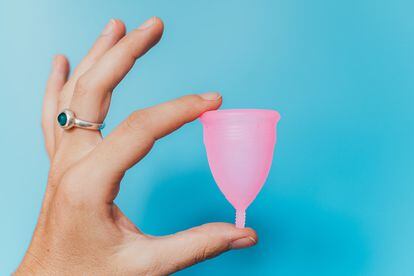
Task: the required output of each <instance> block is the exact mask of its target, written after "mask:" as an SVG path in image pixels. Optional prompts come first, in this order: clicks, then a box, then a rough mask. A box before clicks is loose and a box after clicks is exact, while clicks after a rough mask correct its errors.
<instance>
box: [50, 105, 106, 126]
mask: <svg viewBox="0 0 414 276" xmlns="http://www.w3.org/2000/svg"><path fill="white" fill-rule="evenodd" d="M56 119H57V122H58V124H59V126H60V127H61V128H63V129H65V130H68V129H71V128H73V127H79V128H83V129H90V130H101V129H103V128H104V127H105V123H92V122H88V121H85V120H81V119H78V118H76V116H75V113H74V112H73V111H72V110H69V109H64V110H62V112H60V113H59V115H58V116H57V118H56Z"/></svg>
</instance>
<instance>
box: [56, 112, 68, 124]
mask: <svg viewBox="0 0 414 276" xmlns="http://www.w3.org/2000/svg"><path fill="white" fill-rule="evenodd" d="M57 120H58V123H59V125H61V126H64V125H66V123H67V121H68V116H67V115H66V113H64V112H62V113H60V114H59V115H58V117H57Z"/></svg>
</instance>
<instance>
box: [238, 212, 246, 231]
mask: <svg viewBox="0 0 414 276" xmlns="http://www.w3.org/2000/svg"><path fill="white" fill-rule="evenodd" d="M245 224H246V211H245V210H236V227H237V228H244V225H245Z"/></svg>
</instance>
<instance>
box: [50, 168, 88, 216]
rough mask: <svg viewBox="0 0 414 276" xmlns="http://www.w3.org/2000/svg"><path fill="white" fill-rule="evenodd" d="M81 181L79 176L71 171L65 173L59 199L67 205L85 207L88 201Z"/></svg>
mask: <svg viewBox="0 0 414 276" xmlns="http://www.w3.org/2000/svg"><path fill="white" fill-rule="evenodd" d="M80 184H81V183H79V176H77V175H76V174H75V173H73V172H71V171H69V172H67V173H65V174H64V175H63V176H62V178H61V181H60V184H59V186H58V189H57V191H56V196H57V198H58V201H59V202H61V203H62V204H63V205H65V206H67V207H71V208H74V209H82V208H85V207H86V205H87V203H88V201H87V200H86V198H85V196H83V195H84V193H83V192H82V189H81V186H82V185H80Z"/></svg>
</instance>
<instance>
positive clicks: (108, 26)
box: [102, 19, 116, 35]
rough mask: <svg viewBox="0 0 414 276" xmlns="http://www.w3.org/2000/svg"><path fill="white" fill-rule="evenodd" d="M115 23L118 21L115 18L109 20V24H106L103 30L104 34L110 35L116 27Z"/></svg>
mask: <svg viewBox="0 0 414 276" xmlns="http://www.w3.org/2000/svg"><path fill="white" fill-rule="evenodd" d="M115 24H116V22H115V20H114V19H111V20H109V22H108V24H106V26H105V28H104V29H103V31H102V35H108V34H110V33H112V31H113V29H114V27H115Z"/></svg>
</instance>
